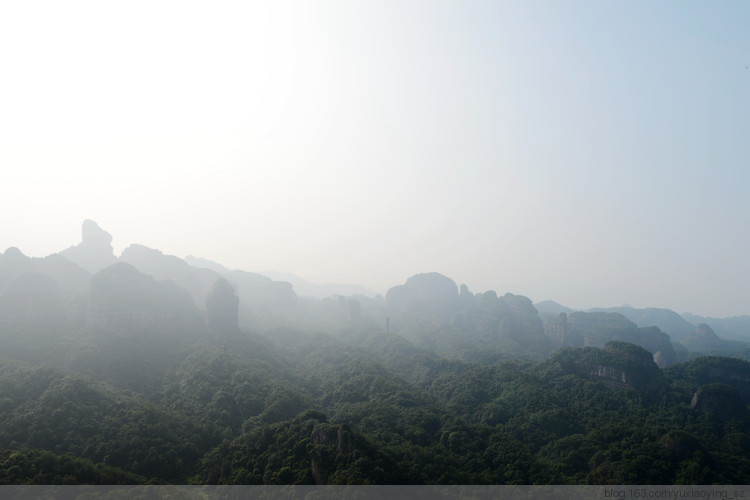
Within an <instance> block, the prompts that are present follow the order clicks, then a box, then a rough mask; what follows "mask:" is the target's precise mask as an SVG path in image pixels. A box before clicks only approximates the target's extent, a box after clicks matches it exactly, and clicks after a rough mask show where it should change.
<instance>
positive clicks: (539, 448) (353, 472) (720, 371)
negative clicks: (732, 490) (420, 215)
mask: <svg viewBox="0 0 750 500" xmlns="http://www.w3.org/2000/svg"><path fill="white" fill-rule="evenodd" d="M110 240H111V237H110V236H109V235H108V234H107V233H106V232H104V231H102V230H101V229H99V228H98V226H96V225H95V224H94V223H92V222H91V221H87V222H86V223H84V233H83V241H82V243H81V244H80V245H78V246H76V247H71V248H70V249H67V250H65V251H63V252H61V253H60V254H55V255H51V256H49V257H47V258H44V259H35V258H29V257H26V256H25V255H23V254H22V253H21V252H20V251H18V250H17V249H8V250H6V251H5V252H4V253H3V254H2V255H0V345H1V346H2V347H1V348H0V484H709V483H724V484H731V483H735V484H746V483H747V482H748V479H750V458H749V457H750V412H749V411H748V407H747V404H748V402H750V361H748V359H749V356H748V353H750V344H748V343H746V342H745V341H744V340H743V339H745V338H746V339H750V335H748V336H747V337H745V336H743V335H744V334H743V329H744V328H747V325H748V324H749V323H748V321H747V317H742V318H734V319H732V321H729V320H722V321H721V322H719V323H716V324H717V325H719V326H717V328H716V331H720V332H722V336H719V335H718V334H717V333H716V331H714V328H713V327H712V326H711V323H710V321H708V320H705V322H701V323H698V324H695V323H691V320H693V319H695V318H694V317H693V318H685V317H681V316H679V315H677V314H676V313H673V312H671V311H667V310H659V309H651V310H637V309H632V308H631V309H627V308H626V309H624V310H618V311H613V310H596V311H572V310H568V309H565V308H564V307H562V306H559V305H557V304H554V303H544V304H537V305H534V304H533V303H532V301H531V300H530V299H528V298H526V297H523V296H520V295H514V294H510V293H508V294H504V295H498V294H497V293H495V292H494V291H486V292H483V293H476V294H475V293H472V292H470V291H469V290H468V289H467V288H466V287H465V286H460V287H459V286H457V285H456V283H455V282H454V281H453V280H451V279H450V278H447V277H445V276H442V275H440V274H437V273H427V274H419V275H415V276H413V277H412V278H409V280H407V281H406V283H404V284H402V285H398V286H394V287H393V288H391V289H390V290H389V291H388V293H387V294H386V296H385V297H383V296H377V297H367V296H365V295H350V296H344V295H333V296H329V297H328V298H322V299H321V298H312V297H304V296H298V295H297V294H296V293H295V291H294V288H293V287H292V285H291V284H289V283H286V282H280V281H273V280H271V279H270V278H267V277H265V276H262V275H259V274H254V273H249V272H244V271H229V270H226V269H223V268H221V267H220V266H218V265H215V264H213V263H209V262H207V261H202V262H198V261H196V262H193V264H192V265H191V264H189V263H188V262H187V261H185V260H182V259H179V258H177V257H173V256H166V255H163V254H161V252H159V251H157V250H152V249H148V248H146V247H142V246H136V245H134V246H132V247H129V248H128V249H126V250H125V251H124V252H123V254H122V255H121V256H120V257H118V258H116V257H115V256H114V255H113V254H112V249H111V246H110V245H109V243H110ZM729 331H731V332H732V333H731V334H729V333H725V332H729Z"/></svg>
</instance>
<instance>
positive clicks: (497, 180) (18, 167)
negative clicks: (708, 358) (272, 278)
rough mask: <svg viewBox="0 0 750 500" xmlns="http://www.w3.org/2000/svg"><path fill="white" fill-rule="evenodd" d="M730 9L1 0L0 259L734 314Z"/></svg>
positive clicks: (746, 39)
mask: <svg viewBox="0 0 750 500" xmlns="http://www.w3.org/2000/svg"><path fill="white" fill-rule="evenodd" d="M748 26H750V3H748V2H744V1H735V2H729V1H724V2H691V1H678V2H667V1H664V2H651V1H635V2H600V1H593V0H592V1H587V2H578V1H567V0H566V1H564V2H558V1H548V2H545V1H536V2H526V1H521V0H517V1H499V0H498V1H489V2H481V1H472V0H467V1H437V0H424V1H410V0H399V1H386V0H377V1H366V0H358V1H348V2H345V1H316V2H302V1H300V2H287V3H285V2H281V1H273V2H270V1H269V2H249V1H242V2H219V1H216V2H190V1H180V2H163V1H158V0H150V1H147V2H139V1H129V2H101V1H91V2H80V1H67V2H52V1H49V2H45V1H37V2H3V3H0V167H1V168H2V181H1V182H2V183H1V184H0V251H4V249H5V248H7V247H10V246H17V247H19V248H20V249H21V250H22V251H23V252H24V253H26V254H27V255H32V256H45V255H48V254H50V253H54V252H56V251H59V250H62V249H63V248H66V247H68V246H71V245H73V244H76V243H78V241H79V240H80V225H81V223H82V221H83V220H84V219H85V218H91V219H93V220H95V221H97V222H98V223H99V225H100V226H102V228H104V229H105V230H107V231H109V232H110V233H111V234H112V235H113V237H114V241H113V244H114V246H115V251H116V252H117V253H119V252H120V251H122V250H123V249H124V248H125V247H127V246H128V245H130V244H131V243H140V244H144V245H147V246H150V247H152V248H158V249H160V250H162V251H163V252H165V253H168V254H174V255H178V256H185V255H186V254H193V255H197V256H202V257H205V258H209V259H212V260H216V261H218V262H221V263H223V264H224V265H226V266H228V267H233V268H241V269H246V270H250V271H263V270H277V271H285V272H291V273H294V274H298V275H300V276H302V277H305V278H307V279H310V280H313V281H319V282H326V281H336V282H349V283H359V284H362V285H364V286H367V287H370V288H372V289H374V290H376V291H378V292H385V291H386V290H387V288H389V287H390V286H393V285H396V284H400V283H403V281H404V280H405V279H406V278H407V277H408V276H411V275H413V274H416V273H418V272H428V271H438V272H442V273H443V274H446V275H448V276H450V277H451V278H453V279H454V280H455V281H456V282H457V283H466V284H467V285H468V286H469V288H470V289H471V290H472V291H475V292H479V291H484V290H488V289H494V290H496V291H498V292H499V293H505V292H508V291H510V292H514V293H521V294H524V295H527V296H529V297H530V298H531V299H532V300H534V301H541V300H546V299H552V300H556V301H558V302H560V303H563V304H565V305H568V306H570V307H593V306H609V305H620V304H622V303H625V302H627V303H629V304H632V305H634V306H636V307H645V306H658V307H669V308H672V309H675V310H677V311H678V312H684V311H690V312H693V313H696V314H706V315H717V316H729V315H737V314H750V300H749V299H750V293H749V292H750V263H749V261H748V257H749V256H750V230H749V229H748V222H749V221H748V216H749V215H750V210H749V209H750V207H749V206H748V196H747V194H748V192H749V191H750V161H749V160H750V70H749V69H748V66H750V29H748Z"/></svg>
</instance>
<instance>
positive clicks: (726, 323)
mask: <svg viewBox="0 0 750 500" xmlns="http://www.w3.org/2000/svg"><path fill="white" fill-rule="evenodd" d="M682 317H683V318H684V319H685V320H686V321H689V322H691V323H693V324H694V325H699V324H701V323H703V324H706V325H708V326H710V327H711V329H712V330H713V331H714V332H715V333H716V335H718V336H719V337H721V338H722V339H725V340H739V341H742V342H750V316H733V317H731V318H707V317H704V316H696V315H694V314H689V313H684V314H683V315H682Z"/></svg>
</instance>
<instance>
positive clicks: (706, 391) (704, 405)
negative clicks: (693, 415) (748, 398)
mask: <svg viewBox="0 0 750 500" xmlns="http://www.w3.org/2000/svg"><path fill="white" fill-rule="evenodd" d="M690 408H692V409H694V410H698V411H700V412H702V413H706V414H713V415H714V416H715V417H716V418H718V419H720V420H729V419H732V418H744V417H746V416H747V415H748V409H747V406H745V403H743V402H742V398H741V397H740V393H739V391H737V389H735V388H734V387H731V386H729V385H725V384H707V385H703V386H701V387H700V388H698V390H697V391H695V394H694V395H693V400H692V401H691V402H690Z"/></svg>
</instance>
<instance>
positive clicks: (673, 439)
mask: <svg viewBox="0 0 750 500" xmlns="http://www.w3.org/2000/svg"><path fill="white" fill-rule="evenodd" d="M659 444H660V445H662V446H663V447H664V448H666V449H668V450H669V451H671V452H673V453H674V454H676V455H678V456H679V457H681V458H684V459H687V458H690V457H692V456H693V455H694V454H695V452H696V451H699V450H700V449H701V446H700V443H699V442H698V440H697V439H696V438H695V437H694V436H692V435H690V434H688V433H687V432H683V431H669V432H667V433H666V434H664V435H663V436H662V437H661V438H659Z"/></svg>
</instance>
